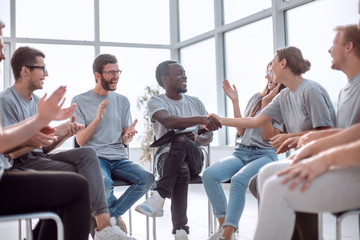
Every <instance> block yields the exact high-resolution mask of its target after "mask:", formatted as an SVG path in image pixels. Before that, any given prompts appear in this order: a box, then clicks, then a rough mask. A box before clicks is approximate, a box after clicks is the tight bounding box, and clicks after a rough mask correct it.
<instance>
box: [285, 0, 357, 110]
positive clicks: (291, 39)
mask: <svg viewBox="0 0 360 240" xmlns="http://www.w3.org/2000/svg"><path fill="white" fill-rule="evenodd" d="M319 9H321V11H319ZM357 9H358V0H326V1H325V0H322V1H315V2H311V3H309V4H306V5H304V6H302V7H298V8H296V9H293V10H290V11H288V12H287V19H288V22H287V31H288V44H289V45H293V46H296V47H298V48H300V49H301V51H302V54H303V56H304V58H306V59H308V60H309V61H310V62H311V68H310V70H309V71H308V72H307V73H305V74H304V77H305V78H309V79H311V80H314V81H317V82H319V83H320V84H321V85H323V86H324V87H325V88H326V90H327V91H328V92H329V94H330V98H331V100H332V101H333V103H334V107H335V108H337V101H338V94H339V90H340V89H341V88H342V87H343V86H344V85H345V84H346V82H347V78H346V76H345V74H343V73H342V72H340V71H335V70H332V69H331V68H330V66H331V61H332V59H331V57H330V54H329V52H328V50H329V48H330V47H331V46H332V42H333V39H334V36H335V34H336V32H335V31H334V30H333V29H334V28H335V27H336V26H338V25H346V24H356V23H357V22H358V19H359V15H358V11H357ZM304 16H306V18H304ZM329 16H331V17H329Z"/></svg>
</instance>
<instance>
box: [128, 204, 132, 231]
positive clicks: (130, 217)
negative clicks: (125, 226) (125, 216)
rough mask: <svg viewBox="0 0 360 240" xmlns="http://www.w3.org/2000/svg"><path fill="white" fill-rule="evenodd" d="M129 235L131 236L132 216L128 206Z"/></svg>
mask: <svg viewBox="0 0 360 240" xmlns="http://www.w3.org/2000/svg"><path fill="white" fill-rule="evenodd" d="M129 235H130V236H132V216H131V208H129Z"/></svg>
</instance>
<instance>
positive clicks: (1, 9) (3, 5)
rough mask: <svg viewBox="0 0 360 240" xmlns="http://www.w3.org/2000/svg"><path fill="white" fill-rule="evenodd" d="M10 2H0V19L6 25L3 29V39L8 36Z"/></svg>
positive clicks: (2, 0)
mask: <svg viewBox="0 0 360 240" xmlns="http://www.w3.org/2000/svg"><path fill="white" fill-rule="evenodd" d="M9 10H10V0H0V19H1V20H2V21H3V22H4V23H6V28H4V29H3V34H4V36H5V37H9V36H10V28H11V25H10V11H9Z"/></svg>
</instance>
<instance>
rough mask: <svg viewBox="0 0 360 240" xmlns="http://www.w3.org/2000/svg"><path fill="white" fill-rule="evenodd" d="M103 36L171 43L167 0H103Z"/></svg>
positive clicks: (106, 38)
mask: <svg viewBox="0 0 360 240" xmlns="http://www.w3.org/2000/svg"><path fill="white" fill-rule="evenodd" d="M99 3H100V29H101V34H100V39H101V41H108V42H129V43H157V44H169V42H170V40H169V39H170V35H169V1H168V0H156V1H149V0H131V1H128V0H101V1H99Z"/></svg>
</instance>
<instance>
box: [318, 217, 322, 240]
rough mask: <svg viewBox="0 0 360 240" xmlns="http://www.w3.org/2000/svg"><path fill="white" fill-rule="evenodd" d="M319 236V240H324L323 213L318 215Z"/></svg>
mask: <svg viewBox="0 0 360 240" xmlns="http://www.w3.org/2000/svg"><path fill="white" fill-rule="evenodd" d="M318 236H319V240H323V213H321V212H320V213H318Z"/></svg>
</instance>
